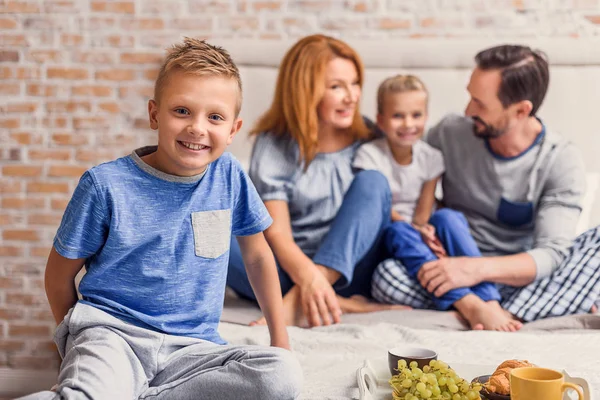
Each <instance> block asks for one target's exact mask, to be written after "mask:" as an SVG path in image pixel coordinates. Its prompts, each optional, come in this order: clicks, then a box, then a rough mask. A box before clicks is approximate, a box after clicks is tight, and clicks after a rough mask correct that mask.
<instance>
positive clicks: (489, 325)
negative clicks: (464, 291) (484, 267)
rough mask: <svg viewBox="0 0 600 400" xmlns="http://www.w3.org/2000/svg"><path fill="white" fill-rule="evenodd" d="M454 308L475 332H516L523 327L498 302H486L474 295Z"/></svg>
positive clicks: (470, 295)
mask: <svg viewBox="0 0 600 400" xmlns="http://www.w3.org/2000/svg"><path fill="white" fill-rule="evenodd" d="M454 307H456V309H457V310H458V312H460V314H461V315H462V316H463V317H464V318H465V319H466V320H467V322H468V323H469V326H470V327H471V329H473V330H486V331H502V332H516V331H518V330H519V329H521V327H522V326H523V324H522V323H521V322H520V321H518V320H517V319H515V318H514V317H513V316H512V315H511V314H510V313H508V312H507V311H506V310H504V309H503V308H502V306H501V305H500V303H498V302H497V301H488V302H485V301H483V300H481V299H480V298H479V297H477V296H476V295H474V294H468V295H466V296H465V297H463V298H462V299H460V300H458V301H457V302H456V303H454Z"/></svg>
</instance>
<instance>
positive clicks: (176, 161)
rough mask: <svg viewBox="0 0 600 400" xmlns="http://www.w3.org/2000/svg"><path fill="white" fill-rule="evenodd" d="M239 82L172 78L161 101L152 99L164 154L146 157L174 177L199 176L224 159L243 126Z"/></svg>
mask: <svg viewBox="0 0 600 400" xmlns="http://www.w3.org/2000/svg"><path fill="white" fill-rule="evenodd" d="M239 96H240V93H239V89H238V85H237V83H236V81H235V79H230V78H226V77H222V76H210V75H204V76H198V75H192V74H187V73H185V72H182V71H173V72H171V73H170V74H169V77H168V78H167V81H166V82H165V84H164V86H163V89H162V91H161V93H160V98H159V99H157V100H158V102H156V101H154V100H150V102H149V103H148V114H149V117H150V127H151V128H152V129H155V130H158V150H157V151H156V152H155V153H152V154H149V155H148V156H146V157H144V160H145V161H146V162H147V163H148V164H149V165H151V166H152V167H154V168H156V169H158V170H160V171H162V172H165V173H167V174H170V175H177V176H193V175H198V174H200V173H202V172H204V170H205V169H206V166H207V165H208V164H210V163H211V162H213V161H214V160H216V159H217V158H219V157H220V156H221V154H223V152H224V151H225V149H226V148H227V146H228V145H229V144H231V142H232V140H233V137H234V136H235V134H236V133H237V132H238V131H239V129H240V128H241V126H242V120H241V119H239V118H238V117H237V115H236V109H237V103H238V98H239Z"/></svg>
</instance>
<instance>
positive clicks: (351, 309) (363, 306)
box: [337, 294, 411, 314]
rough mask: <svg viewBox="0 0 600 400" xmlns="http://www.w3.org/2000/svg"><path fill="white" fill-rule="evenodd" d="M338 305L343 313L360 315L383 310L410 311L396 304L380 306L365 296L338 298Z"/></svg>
mask: <svg viewBox="0 0 600 400" xmlns="http://www.w3.org/2000/svg"><path fill="white" fill-rule="evenodd" d="M337 298H338V303H339V304H340V308H341V309H342V312H343V313H348V314H360V313H368V312H374V311H385V310H410V309H411V307H408V306H403V305H396V304H381V303H377V302H374V301H371V300H369V299H367V298H366V297H365V296H361V295H358V294H356V295H354V296H350V297H342V296H338V297H337Z"/></svg>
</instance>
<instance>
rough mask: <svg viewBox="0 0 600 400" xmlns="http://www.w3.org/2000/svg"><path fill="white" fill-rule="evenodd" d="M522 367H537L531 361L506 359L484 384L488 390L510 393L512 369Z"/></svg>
mask: <svg viewBox="0 0 600 400" xmlns="http://www.w3.org/2000/svg"><path fill="white" fill-rule="evenodd" d="M520 367H535V365H533V364H531V363H530V362H529V361H521V360H506V361H504V362H503V363H502V364H500V365H498V368H496V371H494V373H493V374H492V375H491V376H490V379H489V380H488V381H487V383H486V384H485V385H483V386H484V387H485V388H486V390H487V391H488V392H493V393H497V394H504V395H508V394H510V378H509V377H510V371H512V370H513V369H514V368H520Z"/></svg>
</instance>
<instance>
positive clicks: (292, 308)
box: [250, 285, 308, 328]
mask: <svg viewBox="0 0 600 400" xmlns="http://www.w3.org/2000/svg"><path fill="white" fill-rule="evenodd" d="M283 319H284V321H285V324H286V325H287V326H301V327H304V328H305V327H307V326H308V322H307V321H306V318H305V317H304V315H303V314H302V306H301V305H300V287H299V286H296V285H295V286H294V287H292V288H291V289H290V291H289V292H287V293H286V294H285V296H283ZM266 324H267V320H266V319H265V317H261V318H260V319H258V320H256V321H252V322H251V323H250V326H254V325H266Z"/></svg>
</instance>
